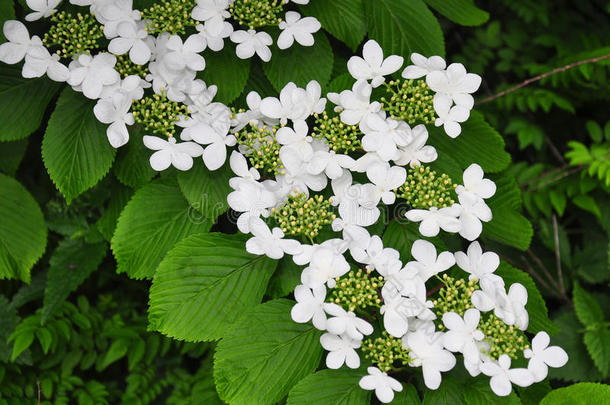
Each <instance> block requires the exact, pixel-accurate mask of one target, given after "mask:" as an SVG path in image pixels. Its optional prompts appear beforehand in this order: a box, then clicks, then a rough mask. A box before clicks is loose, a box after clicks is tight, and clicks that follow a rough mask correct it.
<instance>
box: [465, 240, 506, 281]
mask: <svg viewBox="0 0 610 405" xmlns="http://www.w3.org/2000/svg"><path fill="white" fill-rule="evenodd" d="M455 261H456V263H457V265H458V266H460V268H461V269H462V270H464V271H465V272H466V273H470V276H468V279H469V280H477V279H478V280H483V279H491V280H496V279H498V278H500V277H499V276H497V275H495V274H493V272H494V271H496V269H497V268H498V266H499V265H500V256H498V255H497V254H496V253H494V252H485V253H483V249H481V245H479V242H476V241H475V242H472V243H471V244H470V246H468V250H467V253H464V252H456V253H455Z"/></svg>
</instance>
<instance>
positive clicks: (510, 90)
mask: <svg viewBox="0 0 610 405" xmlns="http://www.w3.org/2000/svg"><path fill="white" fill-rule="evenodd" d="M608 58H610V53H609V54H606V55H603V56H597V57H595V58H591V59H586V60H581V61H578V62H573V63H570V64H568V65H565V66H562V67H558V68H556V69H553V70H551V71H550V72H546V73H543V74H540V75H538V76H534V77H530V78H529V79H527V80H524V81H523V82H521V83H519V84H518V85H516V86H514V87H511V88H510V89H507V90H504V91H501V92H499V93H498V94H495V95H493V96H490V97H486V98H484V99H482V100H480V101H477V103H476V104H483V103H487V102H489V101H493V100H495V99H497V98H500V97H502V96H505V95H507V94H509V93H512V92H513V91H516V90H519V89H520V88H522V87H525V86H527V85H530V84H532V83H534V82H537V81H539V80H542V79H544V78H547V77H549V76H552V75H554V74H557V73H561V72H565V71H566V70H569V69H572V68H574V67H576V66H580V65H586V64H587V63H595V62H599V61H600V60H604V59H608Z"/></svg>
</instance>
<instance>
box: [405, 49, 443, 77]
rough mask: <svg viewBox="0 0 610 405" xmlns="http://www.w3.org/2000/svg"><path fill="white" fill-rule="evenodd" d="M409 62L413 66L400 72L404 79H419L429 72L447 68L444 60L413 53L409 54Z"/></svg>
mask: <svg viewBox="0 0 610 405" xmlns="http://www.w3.org/2000/svg"><path fill="white" fill-rule="evenodd" d="M411 62H413V64H412V65H410V66H407V67H406V68H405V70H403V71H402V77H404V78H405V79H419V78H420V77H423V76H426V75H427V74H428V73H430V72H434V71H439V70H445V67H446V66H447V64H446V63H445V59H443V58H441V57H440V56H431V57H429V58H426V57H425V56H423V55H420V54H419V53H415V52H414V53H412V54H411Z"/></svg>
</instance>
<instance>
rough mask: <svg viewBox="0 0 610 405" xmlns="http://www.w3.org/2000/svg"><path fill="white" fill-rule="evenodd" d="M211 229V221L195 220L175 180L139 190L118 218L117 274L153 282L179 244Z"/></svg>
mask: <svg viewBox="0 0 610 405" xmlns="http://www.w3.org/2000/svg"><path fill="white" fill-rule="evenodd" d="M211 227H212V222H211V221H209V220H206V219H205V218H201V217H200V216H199V215H197V216H195V217H193V215H192V208H191V207H190V206H189V204H188V202H187V201H186V200H185V199H184V197H183V196H182V193H181V192H180V188H179V187H178V182H177V181H176V179H175V178H173V177H168V178H163V179H158V180H156V181H154V182H152V183H150V184H148V185H146V186H144V187H142V188H141V189H139V190H138V191H137V192H136V193H135V195H134V196H133V198H132V199H131V201H129V203H128V204H127V205H126V206H125V209H123V212H122V213H121V216H120V217H119V221H118V223H117V227H116V230H115V232H114V236H113V237H112V241H111V248H112V252H113V253H114V257H115V258H116V260H117V272H118V273H127V275H128V276H129V277H132V278H136V279H142V278H149V279H150V278H152V277H153V276H154V274H155V270H156V269H157V266H158V265H159V263H160V262H161V259H163V256H165V254H166V253H167V252H168V251H169V250H170V249H171V248H172V247H174V245H175V244H176V243H177V242H179V241H181V240H182V239H184V238H186V237H187V236H189V235H193V234H196V233H205V232H207V231H209V230H210V228H211Z"/></svg>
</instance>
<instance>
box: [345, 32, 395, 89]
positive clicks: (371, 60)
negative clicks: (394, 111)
mask: <svg viewBox="0 0 610 405" xmlns="http://www.w3.org/2000/svg"><path fill="white" fill-rule="evenodd" d="M403 62H404V58H403V57H402V56H397V55H390V56H388V57H387V58H385V59H384V57H383V50H382V49H381V46H379V44H378V43H377V42H376V41H374V40H369V41H367V43H365V44H364V48H363V49H362V57H360V56H352V57H351V58H350V60H349V61H348V62H347V69H348V70H349V72H350V74H351V75H352V76H353V77H354V78H355V79H356V80H360V79H364V80H371V85H372V86H373V87H379V86H380V85H381V84H382V83H383V82H384V81H385V76H387V75H391V74H392V73H394V72H396V71H397V70H398V69H400V67H401V66H402V64H403Z"/></svg>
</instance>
